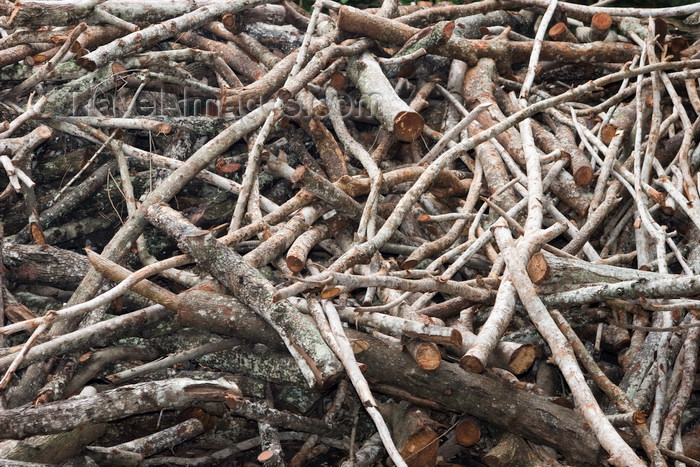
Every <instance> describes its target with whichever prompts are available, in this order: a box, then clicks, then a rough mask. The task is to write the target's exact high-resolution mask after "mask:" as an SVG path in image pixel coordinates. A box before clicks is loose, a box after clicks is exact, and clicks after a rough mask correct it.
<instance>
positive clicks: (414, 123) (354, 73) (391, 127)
mask: <svg viewBox="0 0 700 467" xmlns="http://www.w3.org/2000/svg"><path fill="white" fill-rule="evenodd" d="M348 77H349V78H350V79H351V80H352V81H353V82H354V83H355V86H357V88H358V89H359V90H360V92H361V93H362V98H363V102H364V105H365V106H366V107H367V108H368V109H369V111H370V112H371V113H372V115H373V116H374V117H376V118H377V119H378V120H379V121H380V122H381V124H382V127H383V128H384V129H385V130H387V131H389V132H391V133H393V134H394V135H395V136H396V137H397V138H398V139H399V140H401V141H413V140H414V139H416V138H417V137H418V135H420V133H421V131H422V130H423V117H421V116H420V114H418V113H417V112H415V111H414V110H413V109H412V108H411V107H410V106H409V105H408V104H406V103H405V102H403V101H402V100H401V98H399V96H397V95H396V93H395V92H394V88H393V87H392V86H391V84H390V83H389V81H388V80H387V78H386V77H385V76H384V73H383V72H382V70H381V68H380V66H379V64H378V63H377V61H376V60H375V59H374V58H373V57H372V56H371V55H370V54H369V53H367V52H365V53H364V54H363V55H362V56H360V57H358V58H348Z"/></svg>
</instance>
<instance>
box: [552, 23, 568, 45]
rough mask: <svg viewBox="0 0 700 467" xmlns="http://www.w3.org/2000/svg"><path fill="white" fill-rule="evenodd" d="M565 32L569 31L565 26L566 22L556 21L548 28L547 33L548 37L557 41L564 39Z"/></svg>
mask: <svg viewBox="0 0 700 467" xmlns="http://www.w3.org/2000/svg"><path fill="white" fill-rule="evenodd" d="M567 33H570V32H569V29H568V28H567V27H566V23H557V24H555V25H554V26H552V27H551V28H549V32H548V33H547V34H549V37H551V38H552V39H554V40H555V41H559V40H562V39H565V38H566V35H567Z"/></svg>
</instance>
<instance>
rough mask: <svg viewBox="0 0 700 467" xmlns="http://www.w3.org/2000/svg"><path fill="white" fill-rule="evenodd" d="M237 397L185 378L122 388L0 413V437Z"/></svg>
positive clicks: (230, 390)
mask: <svg viewBox="0 0 700 467" xmlns="http://www.w3.org/2000/svg"><path fill="white" fill-rule="evenodd" d="M238 396H240V391H239V390H238V387H237V386H236V385H235V384H233V383H230V382H227V381H223V380H218V381H205V382H203V381H195V380H191V379H187V378H179V379H171V380H165V381H153V382H149V383H139V384H133V385H129V386H122V387H120V388H117V389H111V390H109V391H105V392H103V393H100V394H97V395H94V396H90V397H81V398H77V399H69V400H66V401H59V402H52V403H50V404H46V405H35V406H28V407H20V408H17V409H12V410H4V411H0V437H3V438H13V439H22V438H26V437H27V436H32V435H38V434H51V433H61V432H63V431H65V430H71V429H74V428H78V427H80V426H83V425H85V424H94V423H101V422H106V421H110V420H120V419H122V418H126V417H128V416H130V415H134V414H139V413H145V412H153V411H159V410H168V409H184V408H187V407H190V406H191V405H193V404H195V403H197V402H203V401H207V402H220V403H223V402H224V401H225V400H226V399H227V398H232V397H238Z"/></svg>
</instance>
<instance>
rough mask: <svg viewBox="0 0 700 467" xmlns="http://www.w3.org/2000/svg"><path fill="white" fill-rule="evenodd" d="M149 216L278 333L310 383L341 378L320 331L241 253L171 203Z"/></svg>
mask: <svg viewBox="0 0 700 467" xmlns="http://www.w3.org/2000/svg"><path fill="white" fill-rule="evenodd" d="M148 218H149V220H150V221H151V222H152V223H153V224H154V225H156V226H157V227H159V228H161V229H163V230H164V231H166V232H167V233H168V234H169V235H171V236H173V237H174V238H176V239H177V241H178V244H179V245H180V247H181V248H183V250H185V251H186V252H187V253H188V254H190V255H191V256H193V257H194V258H195V259H196V260H197V263H198V264H199V265H200V266H201V267H202V268H204V269H206V270H207V271H208V272H209V273H210V274H211V275H212V276H214V277H215V278H217V279H218V280H219V281H221V283H222V284H224V285H225V286H226V288H228V289H229V290H230V291H231V292H232V293H233V294H234V295H236V297H238V298H239V299H240V300H241V301H242V302H243V303H245V304H246V305H248V306H249V307H251V308H252V309H253V310H254V311H255V312H256V313H258V314H259V315H260V316H261V317H263V318H264V319H265V321H267V322H268V323H269V324H270V325H271V326H272V327H273V328H274V329H275V330H276V331H277V333H278V334H279V335H280V337H282V340H283V341H284V342H285V345H286V346H287V349H288V350H289V352H290V353H291V354H292V355H293V356H294V357H295V360H296V361H297V364H299V366H300V368H301V369H302V373H303V374H304V377H305V378H306V380H307V382H308V383H309V385H310V386H311V387H318V388H323V387H327V386H328V385H330V384H332V383H333V382H334V381H336V380H337V379H338V378H339V377H340V375H341V368H342V366H341V365H340V362H339V361H338V360H337V359H336V357H335V355H333V353H332V352H331V350H330V349H329V348H328V347H327V346H326V344H325V342H324V341H323V339H322V338H321V335H320V334H319V332H318V329H316V327H315V326H314V325H313V324H312V323H311V322H310V321H308V320H307V319H306V318H304V317H303V316H302V315H301V314H300V313H299V312H298V311H297V310H296V309H294V307H292V305H291V304H290V303H289V302H288V301H286V300H282V301H279V302H274V301H273V295H274V293H275V291H276V290H275V288H274V287H273V286H272V284H270V283H269V282H268V281H267V279H265V277H263V275H262V274H261V273H260V272H259V271H258V270H257V269H254V268H253V267H251V266H250V265H249V264H248V263H246V262H245V261H244V260H243V258H241V256H240V255H239V254H237V253H236V252H234V251H233V250H231V249H229V248H227V247H226V246H225V245H223V244H222V243H221V242H219V241H217V240H216V238H214V237H213V236H212V235H211V234H209V233H207V232H206V231H203V230H201V229H198V228H197V227H195V226H193V225H192V224H190V222H189V221H188V220H187V219H185V218H184V217H183V216H182V215H181V214H180V213H178V212H177V211H175V210H173V209H172V208H170V207H168V206H165V205H153V206H151V207H150V208H149V209H148Z"/></svg>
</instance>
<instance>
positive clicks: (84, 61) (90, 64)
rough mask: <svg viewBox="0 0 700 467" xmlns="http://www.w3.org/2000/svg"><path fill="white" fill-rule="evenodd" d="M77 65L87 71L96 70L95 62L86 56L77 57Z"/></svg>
mask: <svg viewBox="0 0 700 467" xmlns="http://www.w3.org/2000/svg"><path fill="white" fill-rule="evenodd" d="M78 65H80V66H81V67H83V68H85V69H86V70H87V71H95V70H97V63H95V62H94V61H93V60H91V59H89V58H86V56H83V57H80V58H79V59H78Z"/></svg>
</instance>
